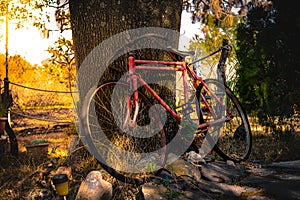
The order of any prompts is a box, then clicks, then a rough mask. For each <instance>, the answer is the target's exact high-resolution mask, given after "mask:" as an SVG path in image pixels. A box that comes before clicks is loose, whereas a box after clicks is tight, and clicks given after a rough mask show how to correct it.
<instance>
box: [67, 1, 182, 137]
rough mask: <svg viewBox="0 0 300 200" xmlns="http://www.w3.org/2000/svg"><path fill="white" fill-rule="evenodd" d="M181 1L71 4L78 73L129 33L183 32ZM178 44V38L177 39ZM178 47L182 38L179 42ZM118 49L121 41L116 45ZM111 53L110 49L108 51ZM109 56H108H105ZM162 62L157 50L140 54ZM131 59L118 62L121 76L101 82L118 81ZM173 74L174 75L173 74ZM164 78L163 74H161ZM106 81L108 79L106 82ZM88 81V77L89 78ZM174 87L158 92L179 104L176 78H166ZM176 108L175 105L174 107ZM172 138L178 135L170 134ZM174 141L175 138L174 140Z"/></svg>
mask: <svg viewBox="0 0 300 200" xmlns="http://www.w3.org/2000/svg"><path fill="white" fill-rule="evenodd" d="M181 3H182V1H181V0H176V1H174V0H164V1H158V0H152V1H149V0H137V1H125V0H84V1H79V0H73V1H70V14H71V26H72V37H73V42H74V50H75V60H76V64H77V69H79V68H80V65H81V64H82V63H83V61H84V59H85V58H86V57H87V56H88V54H89V53H90V52H91V51H92V50H93V49H94V48H95V47H96V46H97V45H99V44H100V43H101V42H103V41H105V40H106V39H108V38H110V37H112V36H114V35H116V34H118V33H121V32H123V31H126V30H130V29H136V28H143V27H161V28H168V29H172V30H175V31H178V32H179V29H180V20H181ZM173 40H174V38H173ZM174 41H176V43H177V44H174V45H173V46H178V43H179V34H178V38H176V40H174ZM115 42H116V45H117V42H118V41H115ZM107 51H110V49H107ZM101 53H103V54H105V53H106V52H101ZM158 58H162V52H161V51H160V50H156V49H154V50H153V49H152V50H151V49H150V50H149V49H147V50H141V51H139V59H158ZM126 63H127V58H126V56H123V57H121V58H118V59H117V60H116V61H114V62H113V63H112V64H111V65H110V66H113V67H110V69H112V68H122V70H121V71H122V72H120V73H119V74H118V73H116V72H115V71H111V70H109V69H108V70H106V72H107V73H105V74H104V75H103V76H102V78H100V77H99V82H102V81H104V80H110V79H118V78H120V77H121V75H122V73H124V72H125V71H126V66H127V65H126ZM169 74H170V73H169ZM160 75H161V76H162V77H163V76H164V75H163V73H161V74H160ZM103 77H104V78H103ZM87 78H88V77H87ZM163 78H164V79H165V80H166V79H167V80H168V81H169V83H170V84H171V85H172V86H173V88H174V90H173V91H166V90H165V89H161V88H160V87H158V90H157V92H158V93H159V95H161V96H162V97H163V99H164V100H165V101H166V102H167V103H170V102H175V101H174V99H175V96H174V95H175V84H174V83H175V75H174V74H173V75H171V77H170V76H169V77H166V76H165V77H163ZM174 105H175V103H174ZM166 127H167V129H168V130H169V131H170V132H173V133H175V132H176V130H177V125H175V124H174V120H169V123H168V124H167V125H166ZM170 132H169V133H168V134H169V135H174V134H172V133H171V134H170ZM171 137H172V136H171Z"/></svg>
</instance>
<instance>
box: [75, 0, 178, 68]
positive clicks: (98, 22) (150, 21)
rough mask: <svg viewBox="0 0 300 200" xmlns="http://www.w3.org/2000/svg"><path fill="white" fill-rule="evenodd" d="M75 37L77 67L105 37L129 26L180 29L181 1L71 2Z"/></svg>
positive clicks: (92, 0) (133, 27)
mask: <svg viewBox="0 0 300 200" xmlns="http://www.w3.org/2000/svg"><path fill="white" fill-rule="evenodd" d="M70 14H71V26H72V37H73V41H74V46H75V57H76V62H77V66H78V67H79V66H80V64H81V63H82V62H83V60H84V58H85V57H86V56H87V55H88V54H89V52H91V51H92V50H93V48H94V47H96V46H97V45H98V44H99V43H101V42H102V41H104V40H105V39H107V38H109V37H111V36H113V35H115V34H117V33H120V32H123V31H125V30H129V29H135V28H142V27H162V28H169V29H173V30H176V31H179V29H180V15H181V0H176V1H173V0H164V1H158V0H152V1H149V0H137V1H125V0H85V1H79V0H77V1H76V0H73V1H70Z"/></svg>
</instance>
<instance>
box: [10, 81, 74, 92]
mask: <svg viewBox="0 0 300 200" xmlns="http://www.w3.org/2000/svg"><path fill="white" fill-rule="evenodd" d="M9 83H10V84H12V85H15V86H18V87H22V88H26V89H30V90H36V91H40V92H53V93H64V94H71V93H78V91H74V92H73V91H58V90H45V89H40V88H33V87H29V86H25V85H20V84H18V83H13V82H9Z"/></svg>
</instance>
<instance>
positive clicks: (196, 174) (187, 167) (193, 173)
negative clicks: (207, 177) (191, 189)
mask: <svg viewBox="0 0 300 200" xmlns="http://www.w3.org/2000/svg"><path fill="white" fill-rule="evenodd" d="M174 156H175V155H173V154H169V155H168V160H175V157H174ZM166 169H168V170H169V171H170V172H171V173H174V174H176V176H177V177H178V176H182V177H184V176H188V177H193V178H194V179H195V180H196V181H200V179H201V173H200V170H199V169H198V168H197V167H196V166H194V165H192V164H190V163H189V162H187V161H185V160H184V159H182V158H178V159H176V160H175V161H174V162H172V163H171V164H169V165H167V166H166Z"/></svg>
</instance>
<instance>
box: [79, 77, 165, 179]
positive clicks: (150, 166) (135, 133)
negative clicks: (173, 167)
mask: <svg viewBox="0 0 300 200" xmlns="http://www.w3.org/2000/svg"><path fill="white" fill-rule="evenodd" d="M129 92H130V91H129V85H128V84H127V83H123V82H116V81H108V82H105V83H103V84H101V85H100V86H98V87H97V88H96V89H95V88H94V89H91V91H90V92H88V95H87V96H88V97H87V98H86V99H85V102H84V103H83V112H82V113H83V114H82V117H81V120H82V122H83V124H82V128H83V130H84V131H83V133H84V135H83V140H84V141H85V144H86V145H87V148H88V149H89V151H90V152H91V153H92V154H93V155H94V156H95V158H96V159H97V160H98V161H99V162H100V164H101V165H102V167H103V168H104V169H105V170H106V171H108V172H109V173H110V174H111V175H112V176H114V177H115V178H117V179H118V180H121V181H123V182H126V183H132V184H136V185H140V184H143V177H145V176H148V175H150V174H153V173H156V172H157V170H159V168H160V166H163V163H164V160H165V145H166V139H165V132H164V128H163V124H162V123H160V122H161V121H160V117H159V113H158V110H157V109H156V108H155V106H153V105H152V103H151V102H150V100H149V99H148V98H147V97H146V96H145V95H144V94H143V93H142V92H141V91H140V90H138V97H139V102H138V104H139V112H138V115H137V121H136V124H135V126H134V127H130V126H126V129H125V130H123V126H124V123H127V122H128V121H127V122H126V120H125V116H126V113H127V110H128V102H127V96H128V94H129ZM132 99H133V97H131V113H130V114H131V119H132V116H133V113H134V105H133V103H132ZM153 122H155V124H156V131H157V133H156V134H155V135H154V133H153V131H154V130H153V129H155V128H153V126H150V124H151V123H152V125H153ZM129 124H130V122H129V123H128V125H129Z"/></svg>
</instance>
